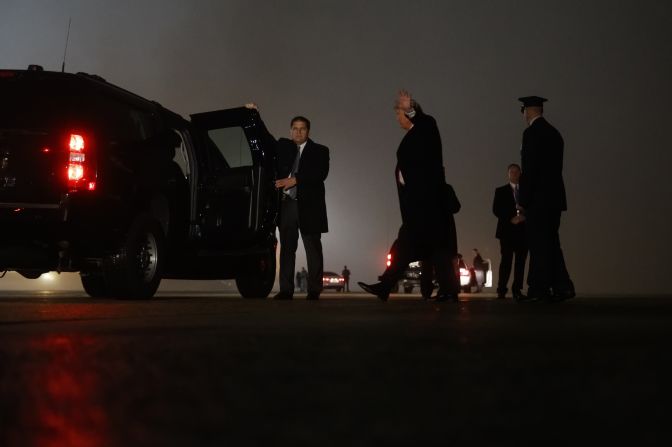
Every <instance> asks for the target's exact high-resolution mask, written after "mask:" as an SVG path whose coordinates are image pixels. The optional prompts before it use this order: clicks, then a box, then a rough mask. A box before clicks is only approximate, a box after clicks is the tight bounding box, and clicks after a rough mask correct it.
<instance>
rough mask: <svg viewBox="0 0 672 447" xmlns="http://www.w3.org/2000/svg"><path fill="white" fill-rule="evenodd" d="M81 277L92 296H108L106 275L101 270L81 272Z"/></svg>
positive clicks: (86, 290) (88, 293)
mask: <svg viewBox="0 0 672 447" xmlns="http://www.w3.org/2000/svg"><path fill="white" fill-rule="evenodd" d="M79 279H81V280H82V286H83V287H84V291H85V292H86V293H87V295H89V296H90V297H91V298H105V297H107V296H108V289H107V285H106V284H105V277H104V276H103V274H102V273H101V272H80V273H79Z"/></svg>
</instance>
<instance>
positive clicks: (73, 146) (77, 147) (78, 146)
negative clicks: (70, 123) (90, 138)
mask: <svg viewBox="0 0 672 447" xmlns="http://www.w3.org/2000/svg"><path fill="white" fill-rule="evenodd" d="M70 150H71V151H75V152H82V151H83V150H84V137H83V136H81V135H77V134H74V133H73V134H71V135H70Z"/></svg>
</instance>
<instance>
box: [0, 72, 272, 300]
mask: <svg viewBox="0 0 672 447" xmlns="http://www.w3.org/2000/svg"><path fill="white" fill-rule="evenodd" d="M30 68H31V69H30V70H0V97H1V98H2V108H1V109H0V228H2V234H0V272H1V271H3V270H5V271H7V270H13V271H17V272H19V273H20V274H22V275H23V276H25V277H27V278H37V277H39V276H40V275H41V274H43V273H46V272H49V271H58V272H79V273H80V277H81V281H82V285H83V287H84V290H85V291H86V292H87V293H88V294H89V295H90V296H92V297H116V298H149V297H151V296H153V295H154V293H155V292H156V290H157V288H158V286H159V283H160V281H161V279H162V278H173V279H235V280H236V285H237V287H238V290H239V292H240V294H241V295H242V296H243V297H266V296H267V295H268V294H269V293H270V291H271V288H272V287H273V283H274V280H275V262H276V255H275V253H276V245H277V243H276V239H275V229H276V222H277V217H278V209H279V200H280V198H279V193H278V192H277V191H276V189H275V188H274V186H273V180H274V178H275V175H276V165H275V162H276V156H275V144H274V142H273V141H272V139H270V138H268V137H267V136H265V133H263V132H262V131H261V130H260V127H261V126H260V123H261V119H260V117H259V114H258V112H257V111H254V110H248V109H246V108H243V107H241V108H236V109H228V110H218V111H213V112H206V113H199V114H195V115H191V119H190V120H187V119H184V118H182V117H181V116H180V115H177V114H175V113H173V112H171V111H169V110H167V109H165V108H164V107H162V106H161V105H160V104H158V103H156V102H153V101H149V100H147V99H144V98H142V97H140V96H137V95H135V94H133V93H131V92H129V91H126V90H124V89H122V88H120V87H117V86H115V85H112V84H110V83H108V82H106V81H105V80H104V79H102V78H101V77H99V76H95V75H89V74H86V73H77V74H72V73H61V72H48V71H43V70H42V68H41V67H39V66H31V67H30Z"/></svg>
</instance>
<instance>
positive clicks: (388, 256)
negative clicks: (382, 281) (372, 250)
mask: <svg viewBox="0 0 672 447" xmlns="http://www.w3.org/2000/svg"><path fill="white" fill-rule="evenodd" d="M390 265H392V255H391V254H390V253H388V254H387V266H388V267H389V266H390Z"/></svg>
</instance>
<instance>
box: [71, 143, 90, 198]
mask: <svg viewBox="0 0 672 447" xmlns="http://www.w3.org/2000/svg"><path fill="white" fill-rule="evenodd" d="M87 147H88V144H87V141H86V138H85V137H84V136H83V135H82V134H79V133H71V134H70V137H69V139H68V148H69V149H70V155H69V157H68V185H69V187H70V190H71V191H77V190H78V189H80V188H82V187H85V188H86V189H88V190H89V191H93V190H95V189H96V182H95V181H92V180H91V179H90V177H91V175H92V172H91V168H90V166H89V163H87V157H86V151H85V149H87Z"/></svg>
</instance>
